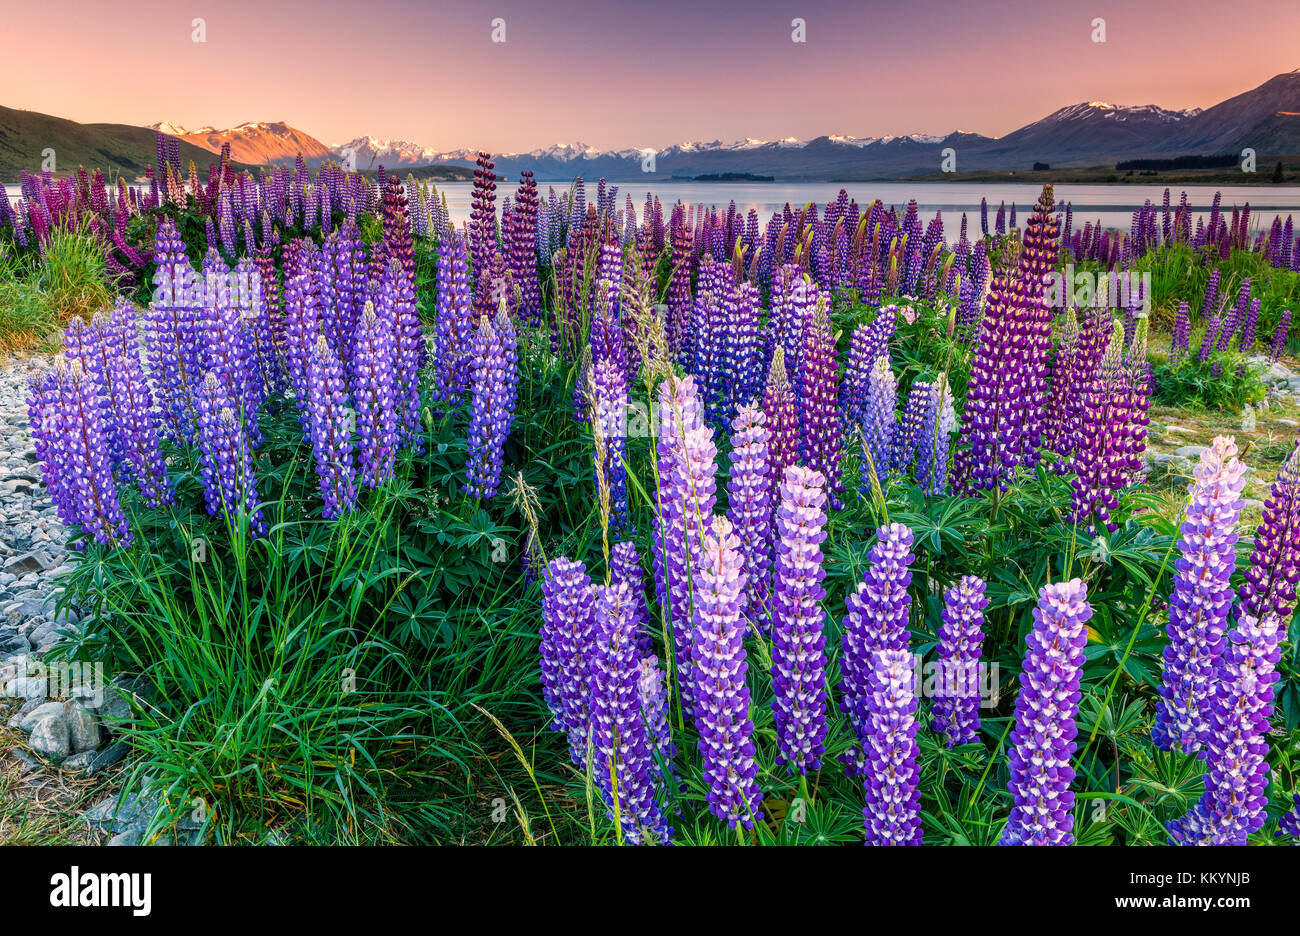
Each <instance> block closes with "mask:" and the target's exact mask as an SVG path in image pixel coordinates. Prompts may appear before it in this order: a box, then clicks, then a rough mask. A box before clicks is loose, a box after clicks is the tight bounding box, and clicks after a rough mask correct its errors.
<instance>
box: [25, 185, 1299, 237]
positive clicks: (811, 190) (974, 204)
mask: <svg viewBox="0 0 1300 936" xmlns="http://www.w3.org/2000/svg"><path fill="white" fill-rule="evenodd" d="M617 186H618V200H619V206H620V207H622V205H623V204H624V201H625V199H626V196H627V195H629V194H630V195H631V196H632V204H633V205H635V206H636V210H637V213H638V215H639V214H640V212H641V206H642V205H643V204H644V202H645V196H646V193H647V192H652V193H653V194H655V195H657V196H658V197H659V200H660V201H661V202H663V203H664V205H665V206H669V205H672V204H673V203H674V202H676V201H677V200H678V199H681V200H682V201H684V202H697V203H702V204H705V205H717V206H718V207H720V208H725V207H726V206H727V205H728V204H730V203H731V202H732V201H734V202H735V203H736V208H737V209H739V210H740V211H741V212H742V213H744V212H748V211H749V209H751V208H753V209H755V210H756V211H758V215H759V219H760V221H761V222H763V223H766V221H767V219H768V218H769V217H770V216H771V215H772V213H773V212H774V211H780V210H781V209H782V208H783V207H784V206H785V205H786V203H787V202H788V203H789V204H790V205H791V206H792V207H796V208H797V207H800V206H802V205H804V204H806V203H808V202H810V201H813V202H817V203H818V204H819V205H820V204H824V203H825V202H827V201H831V200H834V198H835V196H836V195H837V194H838V193H839V190H840V189H841V188H844V189H845V190H846V191H847V192H848V193H849V196H850V197H852V198H854V199H855V200H856V201H857V202H858V204H859V205H863V206H865V205H868V204H870V203H871V201H872V200H873V199H876V198H879V199H880V200H881V201H883V202H884V203H885V204H886V205H897V206H899V207H900V208H901V207H903V206H905V205H906V204H907V201H908V199H911V198H915V199H916V201H917V204H918V206H919V207H920V210H921V212H922V214H923V215H931V216H933V214H934V213H935V212H936V211H942V212H943V214H944V222H945V233H947V234H948V237H949V239H950V240H951V239H952V238H953V237H954V236H955V235H956V233H957V226H958V225H959V223H960V220H961V214H962V212H966V214H967V215H968V216H969V225H970V228H969V229H970V232H971V234H972V235H975V234H978V232H979V207H980V198H987V199H988V201H989V215H990V217H989V223H990V225H991V224H992V223H993V215H994V213H995V212H996V211H997V207H998V204H999V203H1000V202H1003V201H1005V202H1006V203H1007V206H1008V209H1009V208H1010V206H1011V205H1012V204H1013V203H1014V204H1015V206H1016V210H1017V213H1018V218H1019V219H1020V220H1021V223H1023V218H1024V217H1025V215H1026V214H1027V213H1028V212H1029V210H1030V209H1031V208H1032V206H1033V204H1034V201H1035V200H1036V199H1037V198H1038V193H1039V187H1038V186H1037V185H1027V184H994V183H988V184H981V183H947V182H930V183H917V182H860V183H848V184H845V185H843V186H841V185H837V184H833V183H799V184H783V183H780V182H739V183H707V182H684V181H664V182H640V181H638V182H620V183H617ZM540 188H541V190H542V193H543V194H546V193H547V191H548V189H550V188H554V189H555V190H556V191H557V192H559V191H562V190H563V189H564V188H566V186H565V185H564V184H562V183H547V182H542V183H540ZM1164 188H1165V187H1164V186H1163V185H1058V186H1056V197H1057V199H1058V200H1061V201H1068V202H1072V203H1073V205H1074V226H1075V227H1076V228H1079V227H1082V226H1083V224H1084V222H1086V221H1091V222H1092V223H1094V224H1096V223H1097V222H1101V224H1103V225H1104V226H1106V227H1123V228H1127V227H1128V226H1129V223H1130V222H1131V220H1132V215H1133V210H1134V209H1135V208H1138V207H1140V206H1141V205H1142V203H1143V202H1144V201H1145V200H1147V199H1150V200H1151V202H1152V203H1153V204H1155V205H1157V206H1158V205H1160V203H1161V199H1162V198H1163V194H1164ZM5 189H6V191H7V192H8V194H9V197H10V200H11V201H12V200H16V199H17V198H18V194H19V188H18V186H16V185H6V186H5ZM586 189H587V198H588V200H592V199H594V198H595V194H596V180H594V179H593V180H588V181H587V184H586ZM1170 189H1171V197H1172V200H1173V203H1174V204H1177V203H1178V195H1179V192H1181V191H1186V192H1187V197H1188V199H1189V201H1190V202H1191V205H1192V209H1193V212H1194V213H1195V214H1197V215H1208V214H1209V211H1210V202H1211V200H1212V199H1213V198H1214V193H1215V191H1222V193H1223V206H1224V208H1225V209H1226V210H1228V211H1231V210H1232V207H1233V205H1238V206H1240V205H1244V204H1246V203H1247V202H1249V203H1250V206H1251V214H1252V219H1253V220H1252V227H1255V228H1256V229H1258V228H1259V227H1261V226H1266V225H1271V224H1272V223H1273V218H1274V217H1275V216H1278V215H1280V216H1282V217H1283V218H1284V219H1285V217H1286V216H1287V215H1300V186H1294V185H1277V186H1274V185H1236V186H1220V187H1216V186H1212V185H1192V186H1186V187H1178V186H1171V187H1170ZM438 190H439V191H442V192H446V194H447V204H448V207H449V208H450V209H451V214H452V218H453V220H455V221H456V223H458V224H459V223H461V222H463V221H466V220H468V218H469V213H470V193H471V190H472V184H471V183H469V182H447V183H443V184H442V185H439V186H438ZM513 190H514V186H513V185H509V184H502V185H501V186H500V187H499V190H498V195H499V196H504V195H506V194H509V193H511V192H513Z"/></svg>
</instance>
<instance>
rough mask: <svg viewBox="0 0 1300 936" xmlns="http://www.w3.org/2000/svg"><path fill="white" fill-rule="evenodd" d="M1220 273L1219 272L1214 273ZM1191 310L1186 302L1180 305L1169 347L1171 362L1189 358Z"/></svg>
mask: <svg viewBox="0 0 1300 936" xmlns="http://www.w3.org/2000/svg"><path fill="white" fill-rule="evenodd" d="M1214 272H1215V273H1218V272H1219V271H1218V270H1215V271H1214ZM1190 314H1191V312H1190V309H1188V306H1187V303H1186V302H1180V303H1178V314H1177V315H1176V316H1175V318H1174V333H1173V338H1172V339H1171V341H1170V345H1169V360H1171V361H1181V360H1182V359H1183V358H1185V357H1186V356H1187V352H1188V350H1189V349H1190V345H1191V340H1192V321H1191V318H1190Z"/></svg>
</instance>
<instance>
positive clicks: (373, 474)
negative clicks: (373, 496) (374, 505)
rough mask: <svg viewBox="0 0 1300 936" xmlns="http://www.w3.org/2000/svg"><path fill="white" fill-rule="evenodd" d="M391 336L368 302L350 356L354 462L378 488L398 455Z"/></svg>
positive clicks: (365, 480) (369, 484) (368, 483)
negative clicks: (353, 411) (354, 414)
mask: <svg viewBox="0 0 1300 936" xmlns="http://www.w3.org/2000/svg"><path fill="white" fill-rule="evenodd" d="M394 379H395V378H394V375H393V353H392V335H391V334H390V333H389V332H388V330H387V329H386V328H384V327H383V324H382V323H381V322H380V321H379V318H378V316H376V315H375V307H374V304H373V303H371V302H367V303H366V306H365V310H364V311H363V312H362V313H361V319H360V321H358V322H357V331H356V337H355V342H354V347H353V354H352V387H353V391H352V393H353V400H354V402H355V404H356V423H357V461H358V463H359V464H360V466H361V481H362V483H363V484H365V486H366V487H368V488H372V489H373V488H377V487H379V486H380V485H381V484H387V483H388V482H389V481H391V480H392V479H393V470H394V461H395V456H396V453H397V414H396V412H395V410H394V400H393V381H394Z"/></svg>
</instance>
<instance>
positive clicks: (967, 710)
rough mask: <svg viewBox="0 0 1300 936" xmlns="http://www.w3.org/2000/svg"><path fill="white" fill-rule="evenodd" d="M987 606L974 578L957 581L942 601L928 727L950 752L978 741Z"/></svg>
mask: <svg viewBox="0 0 1300 936" xmlns="http://www.w3.org/2000/svg"><path fill="white" fill-rule="evenodd" d="M988 603H989V600H988V598H987V597H986V596H985V594H984V580H983V579H982V578H980V577H979V576H976V575H965V576H962V578H961V580H960V581H958V582H957V584H956V585H954V586H953V587H952V588H950V589H948V591H947V592H946V593H945V595H944V606H943V623H942V624H941V625H940V626H939V654H938V659H939V671H940V679H941V680H942V682H941V686H942V691H938V692H936V693H935V696H934V701H933V703H932V704H931V705H930V725H931V727H933V728H934V730H935V732H937V733H938V734H941V735H943V737H944V740H945V742H946V743H947V745H948V747H950V748H951V747H956V746H957V745H959V744H970V743H972V742H974V741H978V740H979V736H980V716H979V708H980V678H979V676H980V674H979V669H980V662H979V659H980V655H981V653H982V652H983V651H982V649H981V644H982V643H983V641H984V609H985V608H986V607H988Z"/></svg>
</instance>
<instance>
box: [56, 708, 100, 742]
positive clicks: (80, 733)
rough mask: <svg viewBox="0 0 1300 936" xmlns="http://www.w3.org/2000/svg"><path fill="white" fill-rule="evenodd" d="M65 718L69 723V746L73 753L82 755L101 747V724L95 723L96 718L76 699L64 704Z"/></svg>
mask: <svg viewBox="0 0 1300 936" xmlns="http://www.w3.org/2000/svg"><path fill="white" fill-rule="evenodd" d="M63 717H64V720H65V721H67V723H68V744H69V745H71V747H72V750H73V751H75V752H77V753H80V752H82V751H93V750H95V748H97V747H99V745H100V741H101V740H102V738H101V735H100V732H99V722H97V721H95V716H93V715H91V714H90V712H88V711H86V710H85V708H83V707H82V705H81V703H80V702H78V701H77V700H76V699H69V700H68V701H67V702H64V703H63Z"/></svg>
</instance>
